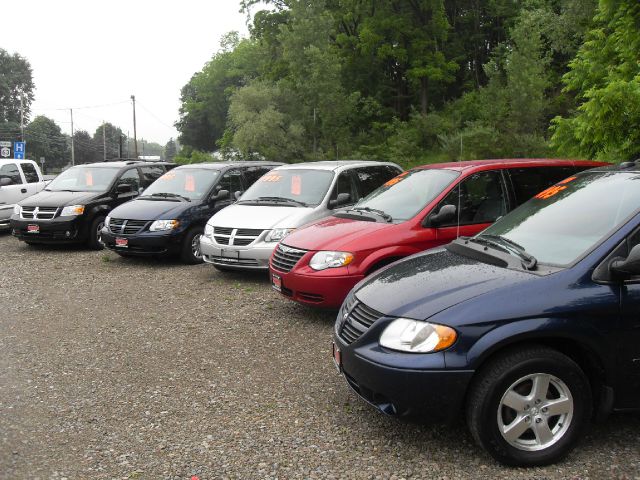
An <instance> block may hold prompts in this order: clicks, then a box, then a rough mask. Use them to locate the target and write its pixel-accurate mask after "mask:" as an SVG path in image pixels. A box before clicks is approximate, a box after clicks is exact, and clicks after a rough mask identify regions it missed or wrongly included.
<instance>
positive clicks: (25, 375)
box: [0, 235, 640, 480]
mask: <svg viewBox="0 0 640 480" xmlns="http://www.w3.org/2000/svg"><path fill="white" fill-rule="evenodd" d="M0 255H1V257H0V259H1V260H0V411H1V416H0V477H1V478H6V479H19V478H29V479H37V478H47V479H48V478H56V479H61V478H68V479H76V478H82V479H87V478H122V479H126V478H144V479H157V478H172V479H173V478H176V479H190V478H191V477H192V476H194V475H195V476H198V477H199V478H200V479H201V480H205V479H212V478H242V479H250V478H280V479H288V478H363V479H368V478H371V479H377V478H381V479H388V478H397V479H399V478H448V479H454V478H491V479H512V478H519V479H547V478H563V479H564V478H575V479H578V478H580V479H601V478H621V479H638V478H640V415H637V414H625V415H622V414H618V415H614V416H613V417H612V418H610V419H609V420H608V421H607V422H606V423H604V424H601V425H595V426H594V427H593V428H592V429H591V431H590V434H589V435H588V436H587V437H586V438H585V439H584V441H583V442H582V444H581V445H580V446H579V448H578V449H577V450H576V451H575V452H574V453H573V454H572V455H571V456H570V457H569V458H568V459H567V460H566V461H564V462H563V463H561V464H558V465H554V466H551V467H548V468H544V469H532V470H520V469H508V468H504V467H502V466H500V465H498V464H497V463H495V462H494V461H493V460H492V459H491V458H489V457H488V456H487V455H486V454H485V453H483V452H482V451H481V450H480V449H478V448H477V447H476V446H475V445H474V444H473V443H472V440H471V438H470V436H469V435H468V433H467V431H466V430H465V427H464V425H462V424H460V425H456V426H453V427H451V426H442V425H434V426H429V425H422V424H418V423H415V422H406V421H399V420H397V419H393V418H386V417H384V416H382V415H381V414H378V413H377V412H376V411H374V410H373V409H371V408H370V407H368V406H367V405H365V404H363V402H361V401H360V400H359V399H358V398H357V397H356V396H355V394H353V393H352V392H350V391H349V389H348V388H347V386H346V384H345V383H344V381H343V380H342V379H341V378H340V377H339V376H338V375H337V373H336V371H335V369H334V367H333V364H332V361H331V354H330V335H331V328H332V324H333V320H334V314H332V313H326V312H318V311H313V310H310V309H307V308H304V307H302V306H298V305H295V304H292V303H291V302H288V301H286V300H284V299H281V298H280V297H279V296H278V295H277V294H275V293H274V292H272V291H271V288H270V286H269V283H268V281H267V277H266V275H246V274H222V273H219V272H217V271H216V270H214V269H213V268H211V267H210V266H207V265H199V266H195V267H189V266H183V265H181V264H179V263H177V262H162V261H157V260H151V259H150V260H128V259H121V258H120V257H118V256H117V255H115V254H113V253H111V252H94V251H87V250H83V249H80V248H71V249H69V248H45V247H39V248H31V247H27V246H26V245H24V244H21V243H19V242H18V241H16V240H15V239H13V238H11V237H10V236H9V235H0Z"/></svg>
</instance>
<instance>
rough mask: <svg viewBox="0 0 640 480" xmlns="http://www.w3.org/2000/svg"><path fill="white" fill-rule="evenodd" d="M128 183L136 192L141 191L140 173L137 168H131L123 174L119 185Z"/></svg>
mask: <svg viewBox="0 0 640 480" xmlns="http://www.w3.org/2000/svg"><path fill="white" fill-rule="evenodd" d="M122 183H126V184H128V185H131V188H132V189H133V191H134V192H139V191H140V175H138V169H137V168H130V169H129V170H127V171H126V172H124V173H123V174H122V176H121V177H120V179H119V180H118V185H120V184H122Z"/></svg>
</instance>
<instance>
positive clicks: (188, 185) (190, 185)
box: [184, 175, 196, 192]
mask: <svg viewBox="0 0 640 480" xmlns="http://www.w3.org/2000/svg"><path fill="white" fill-rule="evenodd" d="M184 190H185V192H195V191H196V179H195V178H194V177H193V175H187V176H186V177H185V178H184Z"/></svg>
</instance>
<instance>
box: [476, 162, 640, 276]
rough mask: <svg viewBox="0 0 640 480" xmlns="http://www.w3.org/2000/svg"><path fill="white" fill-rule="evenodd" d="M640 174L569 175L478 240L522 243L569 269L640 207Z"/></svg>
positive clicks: (542, 260) (541, 258)
mask: <svg viewBox="0 0 640 480" xmlns="http://www.w3.org/2000/svg"><path fill="white" fill-rule="evenodd" d="M637 180H640V174H638V173H620V172H589V173H585V174H581V175H579V176H574V177H569V178H567V179H566V180H563V181H562V182H560V183H557V184H556V185H554V186H552V187H549V188H548V189H546V190H544V191H543V192H541V193H539V194H538V195H536V196H535V197H534V198H532V199H531V200H529V201H528V202H526V203H524V204H523V205H522V206H520V207H518V208H517V209H515V210H514V211H512V212H511V213H509V214H508V215H506V216H505V217H503V218H502V219H500V220H498V221H497V222H496V223H494V224H493V225H492V226H490V227H489V228H487V229H486V230H484V231H483V232H482V233H481V234H480V235H479V236H480V237H482V236H490V235H497V236H502V237H504V238H506V239H508V240H510V241H512V242H515V243H517V244H518V245H519V246H521V247H522V248H523V249H524V250H526V252H527V253H528V254H530V255H533V256H534V257H535V258H536V259H537V260H538V262H540V263H545V264H549V265H555V266H560V267H563V266H567V265H570V264H571V263H573V262H574V261H575V260H577V259H578V258H579V257H580V256H582V255H583V254H584V253H586V252H587V251H589V250H590V249H591V248H593V247H594V246H595V245H597V244H598V243H600V242H601V241H602V240H603V239H605V238H607V237H608V236H609V235H610V234H611V233H612V232H613V231H614V230H615V229H617V228H618V227H619V226H620V225H621V223H622V222H623V221H624V220H625V219H626V218H627V217H628V216H629V215H631V214H632V213H633V212H635V211H636V210H637V209H638V207H639V206H640V183H633V182H634V181H637Z"/></svg>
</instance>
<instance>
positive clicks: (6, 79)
mask: <svg viewBox="0 0 640 480" xmlns="http://www.w3.org/2000/svg"><path fill="white" fill-rule="evenodd" d="M34 88H35V87H34V84H33V78H32V74H31V65H29V62H28V61H27V60H26V59H25V58H23V57H21V56H20V55H18V54H17V53H14V54H13V55H10V54H9V53H8V52H7V51H6V50H3V49H1V48H0V124H2V123H5V122H9V123H12V124H14V125H15V124H17V125H20V102H21V99H22V102H23V109H24V116H25V122H26V121H28V119H29V114H30V112H31V102H33V98H34V95H33V90H34Z"/></svg>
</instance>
